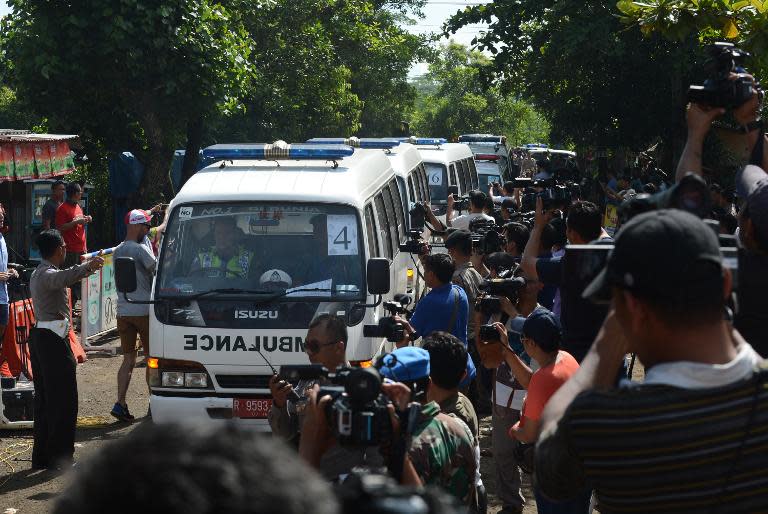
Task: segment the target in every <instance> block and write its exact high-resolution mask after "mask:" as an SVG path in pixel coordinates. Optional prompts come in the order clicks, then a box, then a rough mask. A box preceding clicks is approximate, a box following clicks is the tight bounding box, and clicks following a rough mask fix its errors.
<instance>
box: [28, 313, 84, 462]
mask: <svg viewBox="0 0 768 514" xmlns="http://www.w3.org/2000/svg"><path fill="white" fill-rule="evenodd" d="M29 352H30V355H31V357H32V374H33V376H34V382H35V410H34V414H35V424H34V437H35V444H34V447H33V449H32V467H33V468H47V467H54V466H57V465H59V464H62V463H66V462H68V461H71V460H72V455H73V454H74V453H75V426H76V424H77V378H76V376H75V366H76V365H77V363H76V361H75V356H74V354H73V353H72V349H71V348H70V346H69V341H68V340H66V339H62V338H61V337H59V336H58V335H56V334H55V333H54V332H52V331H50V330H48V329H43V328H33V329H32V330H31V331H30V337H29Z"/></svg>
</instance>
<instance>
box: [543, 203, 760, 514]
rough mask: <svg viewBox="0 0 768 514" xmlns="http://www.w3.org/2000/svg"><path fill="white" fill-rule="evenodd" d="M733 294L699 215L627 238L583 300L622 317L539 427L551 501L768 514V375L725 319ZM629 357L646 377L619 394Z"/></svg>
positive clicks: (620, 508) (637, 226)
mask: <svg viewBox="0 0 768 514" xmlns="http://www.w3.org/2000/svg"><path fill="white" fill-rule="evenodd" d="M742 279H744V277H742ZM731 282H732V279H731V275H730V273H729V271H728V270H727V269H726V268H723V265H722V257H721V255H720V249H719V246H718V240H717V237H716V236H715V234H714V232H713V231H712V230H711V229H710V228H708V227H707V226H706V225H705V224H704V223H703V222H702V221H701V220H699V219H698V218H696V217H694V216H693V215H691V214H688V213H686V212H683V211H679V210H661V211H654V212H650V213H646V214H642V215H640V216H637V217H636V218H635V219H633V220H632V221H631V222H630V223H628V224H627V225H625V226H624V227H623V228H622V230H621V232H620V233H619V236H618V237H617V239H616V245H615V249H614V251H613V252H612V254H611V256H610V257H609V259H608V262H607V264H606V267H605V269H604V270H603V271H602V272H601V273H600V275H598V277H597V278H596V279H595V281H594V282H593V283H592V284H591V285H590V286H589V287H588V288H587V290H586V291H585V292H584V296H585V297H589V298H591V299H593V300H608V299H611V297H612V300H613V308H612V309H611V311H610V313H609V314H608V317H607V318H606V320H605V323H604V324H603V327H602V329H601V331H600V333H599V334H598V336H597V339H596V340H595V343H594V344H593V346H592V348H591V350H590V351H589V353H588V354H587V357H585V359H584V361H583V362H582V364H581V368H580V370H579V371H578V372H577V373H576V375H574V376H573V377H572V378H571V380H570V381H569V382H567V383H566V384H565V385H564V386H563V387H562V388H561V389H560V390H559V391H558V392H557V393H556V394H555V395H554V396H553V397H552V399H551V400H550V402H549V403H548V405H547V407H546V409H545V411H544V414H543V417H542V432H541V436H540V438H539V443H538V445H537V448H536V477H537V483H538V485H539V487H540V489H541V490H542V491H543V493H544V494H545V495H547V496H548V497H550V498H552V499H555V500H557V499H566V498H570V497H573V496H575V495H577V494H578V493H579V492H580V491H583V490H584V489H587V488H592V489H594V490H595V491H596V492H597V495H598V501H599V505H600V512H602V513H603V514H606V513H612V512H638V513H639V512H690V513H693V512H757V511H761V512H762V511H766V510H768V473H766V471H765V470H766V465H767V464H768V457H767V455H768V453H767V452H768V444H767V442H768V438H766V433H768V408H766V405H768V403H767V402H766V400H768V370H766V371H763V372H760V371H756V370H757V369H759V368H758V367H759V365H760V364H761V359H760V357H759V355H757V353H756V352H755V351H754V350H753V349H752V347H751V346H750V345H749V344H748V343H747V342H746V341H745V340H744V339H743V338H742V337H741V336H740V335H739V333H738V332H737V331H736V330H734V329H733V327H732V326H731V324H730V323H729V322H728V321H727V320H726V319H725V317H724V312H725V309H724V306H725V302H724V299H725V298H727V297H728V296H729V295H730V293H731V285H732V284H731ZM627 352H635V353H637V355H638V357H639V358H640V360H641V361H642V362H643V364H644V365H645V368H646V378H645V381H644V383H642V384H640V385H635V386H634V387H629V386H627V387H622V388H619V389H616V388H615V387H614V383H615V377H616V375H617V373H618V370H619V368H620V366H621V363H622V359H623V357H624V355H625V353H627Z"/></svg>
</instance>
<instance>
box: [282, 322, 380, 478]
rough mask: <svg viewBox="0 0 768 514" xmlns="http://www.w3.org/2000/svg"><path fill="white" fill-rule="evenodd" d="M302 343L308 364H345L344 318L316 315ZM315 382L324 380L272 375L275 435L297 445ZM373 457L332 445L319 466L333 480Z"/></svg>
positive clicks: (327, 366)
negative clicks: (290, 379)
mask: <svg viewBox="0 0 768 514" xmlns="http://www.w3.org/2000/svg"><path fill="white" fill-rule="evenodd" d="M304 346H305V348H306V352H307V356H308V357H309V361H310V363H311V364H320V365H322V366H323V367H324V368H325V369H327V370H328V371H331V372H333V371H336V370H337V369H339V368H341V367H343V366H345V365H346V364H347V357H346V348H347V326H346V324H345V323H344V320H343V319H342V318H339V317H338V316H335V315H333V314H321V315H319V316H317V317H316V318H315V319H314V320H312V323H310V325H309V331H308V332H307V337H306V339H305V343H304ZM317 383H324V380H323V379H317V380H315V379H307V380H299V382H298V384H296V386H293V385H292V384H290V383H289V382H288V381H287V380H285V378H284V377H281V376H279V375H274V376H272V378H271V379H270V381H269V389H270V391H271V392H272V398H273V400H272V408H271V409H270V411H269V425H270V427H272V432H273V434H275V436H278V437H281V438H283V439H285V440H287V441H288V442H289V443H291V444H293V445H295V446H298V444H299V439H300V437H301V433H300V432H301V427H302V425H303V421H304V410H305V408H306V404H307V401H308V398H309V396H308V391H309V389H310V388H311V387H312V386H313V385H315V384H317ZM369 454H370V455H369ZM374 461H378V462H381V459H380V458H379V456H378V453H377V452H367V453H366V451H365V449H356V448H347V447H341V446H334V447H333V448H330V449H329V450H328V451H327V452H326V453H325V454H324V455H323V459H322V461H321V462H320V466H319V469H320V473H321V474H322V475H323V476H324V477H325V478H327V479H328V480H334V479H336V478H338V476H339V475H341V474H346V473H349V472H350V471H351V470H352V468H353V467H355V466H359V465H362V464H365V463H368V464H371V463H373V462H374Z"/></svg>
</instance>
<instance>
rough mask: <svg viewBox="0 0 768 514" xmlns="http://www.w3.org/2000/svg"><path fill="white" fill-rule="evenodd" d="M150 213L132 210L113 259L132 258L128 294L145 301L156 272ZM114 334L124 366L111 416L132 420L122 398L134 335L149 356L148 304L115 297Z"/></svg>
mask: <svg viewBox="0 0 768 514" xmlns="http://www.w3.org/2000/svg"><path fill="white" fill-rule="evenodd" d="M151 222H152V214H150V213H149V212H147V211H143V210H141V209H134V210H132V211H131V212H129V213H128V215H127V216H126V219H125V223H126V225H127V227H126V235H125V241H123V242H122V243H120V245H119V246H118V247H117V248H115V253H114V257H115V259H117V258H118V257H131V258H133V262H134V265H135V266H136V291H134V292H133V293H131V299H132V300H138V301H147V300H149V296H150V292H151V291H152V275H153V274H154V272H155V265H156V264H157V261H156V260H155V255H154V253H153V252H152V250H151V248H150V247H149V246H147V245H146V244H144V238H146V237H147V234H148V233H149V229H150V228H151ZM117 331H118V333H119V334H120V346H121V347H122V350H123V363H122V364H121V366H120V369H119V370H118V372H117V402H116V403H115V406H114V407H113V408H112V412H111V414H112V415H113V416H114V417H116V418H117V419H119V420H121V421H132V420H133V419H134V417H133V415H131V413H130V412H129V411H128V404H127V403H126V401H125V395H126V393H127V391H128V384H130V382H131V374H132V373H133V368H134V366H136V335H139V336H140V337H141V346H142V348H143V350H144V356H145V357H146V356H149V305H146V304H137V303H129V302H127V301H126V299H125V297H123V296H120V295H118V297H117Z"/></svg>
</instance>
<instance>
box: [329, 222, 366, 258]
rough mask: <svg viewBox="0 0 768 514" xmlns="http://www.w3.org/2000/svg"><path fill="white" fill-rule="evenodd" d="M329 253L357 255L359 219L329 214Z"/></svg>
mask: <svg viewBox="0 0 768 514" xmlns="http://www.w3.org/2000/svg"><path fill="white" fill-rule="evenodd" d="M327 219H328V255H357V247H358V245H357V219H356V218H355V217H354V216H350V215H328V218H327Z"/></svg>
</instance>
